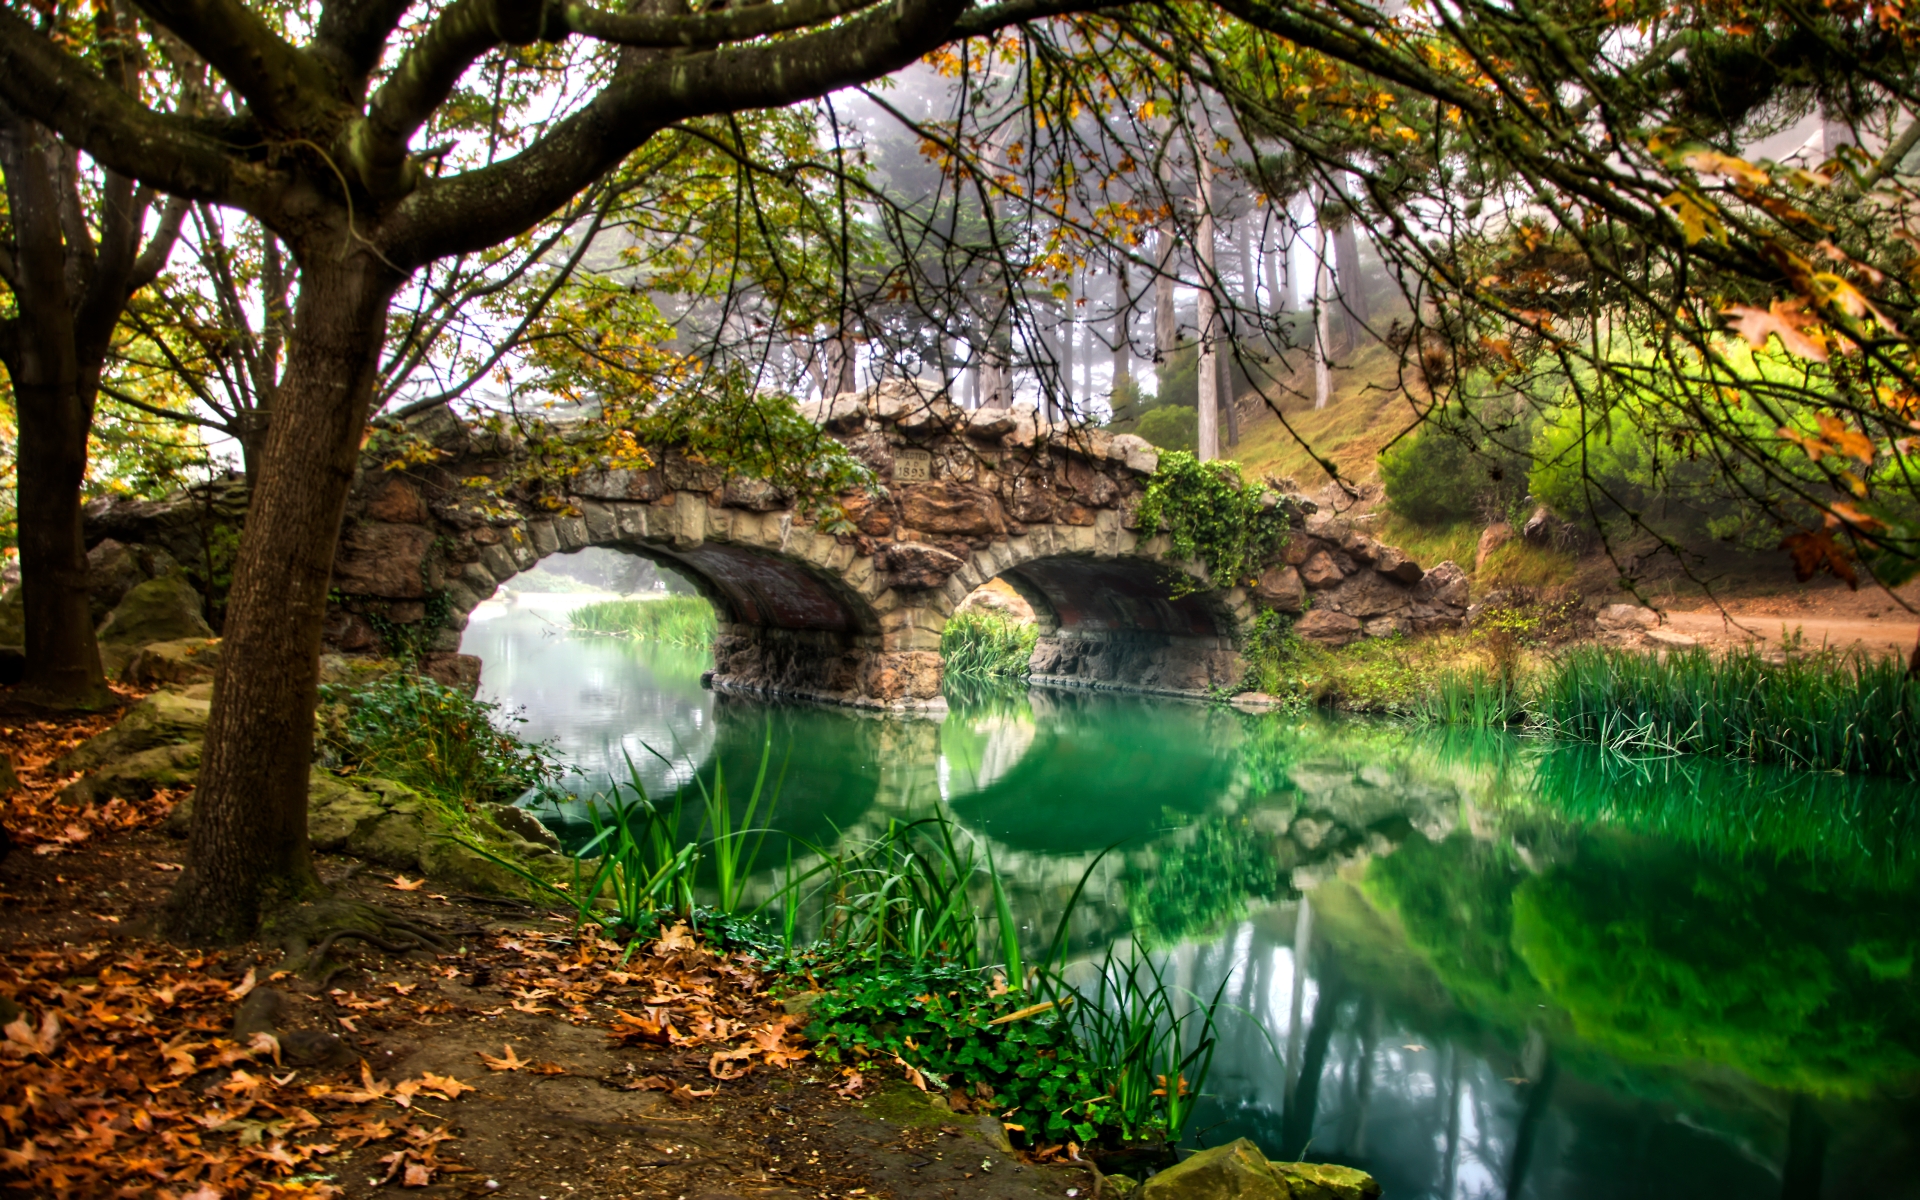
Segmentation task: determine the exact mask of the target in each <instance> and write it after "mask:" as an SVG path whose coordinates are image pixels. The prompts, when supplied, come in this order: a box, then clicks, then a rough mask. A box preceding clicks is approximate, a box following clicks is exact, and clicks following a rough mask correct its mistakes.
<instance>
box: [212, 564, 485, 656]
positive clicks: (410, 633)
mask: <svg viewBox="0 0 1920 1200" xmlns="http://www.w3.org/2000/svg"><path fill="white" fill-rule="evenodd" d="M229 578H231V576H229ZM422 607H423V608H425V610H426V613H425V615H424V616H422V617H421V618H420V619H419V620H418V621H408V622H406V623H404V624H403V623H401V622H399V621H395V620H393V619H391V618H390V617H388V616H387V614H386V612H385V610H384V606H382V607H375V608H369V609H368V610H367V611H366V612H365V613H363V614H361V615H362V616H364V617H365V618H366V620H367V624H368V625H371V626H372V627H373V632H374V634H375V635H376V636H377V637H379V639H380V644H381V645H382V646H384V647H385V648H386V651H387V653H388V654H389V655H391V656H393V657H394V658H397V659H399V660H400V661H401V662H403V663H417V662H419V661H420V656H421V655H423V654H425V653H426V652H427V650H428V649H429V648H430V647H431V646H432V645H433V639H434V637H435V636H436V635H438V634H439V632H440V631H441V630H442V629H444V628H446V625H447V619H448V618H449V617H451V616H452V615H453V600H452V599H451V598H450V597H449V596H448V595H447V591H446V589H445V588H436V589H434V590H433V591H430V592H428V593H427V595H426V600H425V601H424V602H423V605H422Z"/></svg>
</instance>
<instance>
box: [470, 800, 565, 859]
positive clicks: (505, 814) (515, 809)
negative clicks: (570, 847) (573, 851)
mask: <svg viewBox="0 0 1920 1200" xmlns="http://www.w3.org/2000/svg"><path fill="white" fill-rule="evenodd" d="M486 811H487V815H488V816H490V817H492V818H493V823H494V824H495V825H498V826H499V827H500V828H502V829H504V830H506V831H507V832H508V833H511V834H514V835H516V836H518V837H521V838H524V839H525V840H527V841H529V842H532V843H533V844H534V845H536V846H545V847H546V848H547V849H549V850H558V849H560V839H559V838H558V837H557V836H555V834H554V832H553V830H551V829H548V828H547V827H546V826H545V825H544V824H542V823H541V821H540V818H539V817H536V816H534V815H533V814H532V813H530V812H528V811H527V810H526V809H524V808H521V807H519V806H518V805H514V804H489V805H486Z"/></svg>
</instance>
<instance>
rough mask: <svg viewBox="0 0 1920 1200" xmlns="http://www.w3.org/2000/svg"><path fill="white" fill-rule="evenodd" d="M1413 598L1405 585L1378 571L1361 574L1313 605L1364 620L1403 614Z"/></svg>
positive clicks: (1323, 595) (1342, 583) (1345, 581)
mask: <svg viewBox="0 0 1920 1200" xmlns="http://www.w3.org/2000/svg"><path fill="white" fill-rule="evenodd" d="M1412 599H1413V597H1412V594H1411V593H1410V592H1409V591H1408V590H1407V588H1406V585H1404V584H1401V583H1399V582H1397V581H1395V580H1393V579H1391V578H1389V577H1388V576H1385V575H1382V574H1380V573H1379V572H1378V571H1362V572H1360V573H1359V574H1357V575H1354V576H1352V577H1350V578H1348V579H1346V580H1344V581H1342V582H1341V584H1340V586H1339V587H1336V588H1333V589H1332V590H1330V591H1326V592H1323V593H1321V595H1320V596H1319V597H1318V598H1317V599H1316V600H1315V601H1314V606H1315V607H1316V608H1330V609H1332V610H1334V611H1335V612H1342V613H1345V614H1347V615H1348V616H1350V617H1359V618H1361V619H1362V620H1365V619H1366V618H1368V617H1381V616H1386V615H1387V614H1389V613H1400V612H1404V611H1406V608H1407V606H1408V605H1409V604H1410V603H1411V602H1412Z"/></svg>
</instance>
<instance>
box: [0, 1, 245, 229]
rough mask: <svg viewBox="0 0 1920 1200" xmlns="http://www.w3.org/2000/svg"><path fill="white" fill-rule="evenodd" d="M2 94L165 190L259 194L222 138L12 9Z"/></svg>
mask: <svg viewBox="0 0 1920 1200" xmlns="http://www.w3.org/2000/svg"><path fill="white" fill-rule="evenodd" d="M0 100H4V101H5V102H6V104H7V105H8V106H9V107H11V108H12V109H13V110H14V111H16V112H18V113H21V114H23V115H25V116H29V117H32V118H33V119H34V120H36V121H39V122H40V123H41V124H43V125H46V126H47V127H49V128H51V129H52V130H53V131H54V132H56V133H58V134H59V135H60V136H61V137H62V138H65V139H66V140H67V141H69V142H71V143H72V144H74V145H76V146H85V147H86V149H87V153H88V154H89V155H91V156H93V157H94V158H95V159H97V160H99V161H100V162H101V163H102V164H103V165H105V166H108V167H111V168H113V169H114V170H117V171H120V172H122V173H124V174H126V175H130V176H132V177H133V178H135V179H138V180H140V181H141V182H143V183H150V184H152V185H153V186H155V187H157V188H160V189H161V190H163V191H168V192H172V193H173V194H174V195H177V196H186V197H189V198H192V199H202V200H212V201H215V202H216V203H221V204H233V205H240V206H244V205H245V203H246V201H247V200H248V199H250V198H251V196H250V194H249V193H250V191H251V189H250V188H248V187H246V186H244V185H242V184H241V183H240V182H239V181H238V180H237V179H236V177H235V174H234V170H233V163H232V161H231V160H230V159H229V158H228V157H227V153H226V148H225V147H224V146H222V145H221V144H220V143H219V142H216V141H213V140H211V139H209V138H207V137H206V136H204V135H203V134H202V133H200V132H199V131H197V130H196V129H195V128H194V127H193V125H194V123H193V122H191V121H187V120H183V119H181V118H178V117H172V116H167V115H164V114H161V113H157V112H155V111H154V110H152V109H151V108H148V107H147V106H146V105H144V104H141V103H140V102H139V101H137V100H134V99H133V98H132V97H130V96H128V95H127V94H126V93H125V92H123V91H121V90H120V89H119V88H117V87H115V86H113V84H111V83H109V82H108V81H107V80H105V79H103V78H101V77H100V76H99V75H97V74H96V73H94V72H93V71H92V70H91V69H89V68H88V66H87V65H86V64H85V63H84V62H82V61H80V60H79V59H77V58H75V57H73V56H72V55H70V54H68V53H67V52H66V51H64V50H62V49H60V48H59V47H57V46H55V45H54V44H53V43H52V42H51V41H49V40H47V39H46V38H45V37H42V36H41V35H40V34H39V33H38V32H37V31H36V30H35V29H34V28H33V27H32V26H31V25H29V24H28V23H27V22H25V21H23V20H21V19H20V18H19V17H18V16H16V15H15V14H14V12H13V11H12V10H11V9H8V8H0Z"/></svg>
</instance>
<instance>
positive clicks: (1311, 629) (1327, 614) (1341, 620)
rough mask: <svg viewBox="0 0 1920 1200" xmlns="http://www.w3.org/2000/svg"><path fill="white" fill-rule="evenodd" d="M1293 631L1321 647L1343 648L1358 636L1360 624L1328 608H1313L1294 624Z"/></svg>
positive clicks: (1352, 618)
mask: <svg viewBox="0 0 1920 1200" xmlns="http://www.w3.org/2000/svg"><path fill="white" fill-rule="evenodd" d="M1293 631H1294V632H1295V633H1297V634H1299V635H1300V636H1301V637H1303V638H1305V639H1306V640H1307V641H1310V642H1315V643H1318V644H1319V645H1322V646H1344V645H1346V644H1347V643H1348V642H1351V641H1352V640H1354V639H1355V638H1357V637H1359V636H1360V622H1359V620H1358V619H1356V618H1354V617H1350V616H1348V615H1347V614H1345V613H1340V612H1334V611H1333V610H1332V609H1330V608H1315V609H1313V610H1311V611H1309V612H1308V613H1307V615H1306V616H1304V617H1301V618H1300V619H1299V620H1298V621H1296V622H1294V626H1293Z"/></svg>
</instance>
